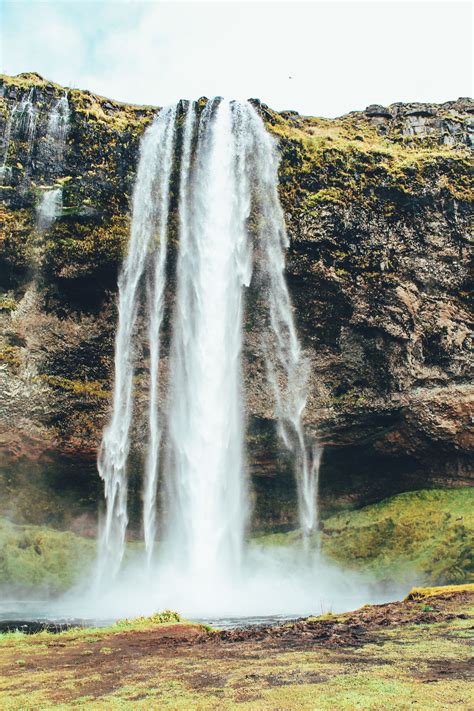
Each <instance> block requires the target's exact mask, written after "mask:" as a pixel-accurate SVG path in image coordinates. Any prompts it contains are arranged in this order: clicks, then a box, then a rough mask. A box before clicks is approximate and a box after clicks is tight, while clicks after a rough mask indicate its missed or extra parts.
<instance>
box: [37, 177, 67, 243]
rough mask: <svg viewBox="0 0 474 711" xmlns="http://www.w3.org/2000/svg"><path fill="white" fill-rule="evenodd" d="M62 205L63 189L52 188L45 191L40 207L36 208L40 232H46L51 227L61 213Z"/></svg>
mask: <svg viewBox="0 0 474 711" xmlns="http://www.w3.org/2000/svg"><path fill="white" fill-rule="evenodd" d="M62 205H63V191H62V188H52V189H49V190H44V191H43V193H42V195H41V199H40V201H39V204H38V207H37V208H36V226H37V229H38V232H45V231H46V230H48V229H49V228H50V227H51V225H52V224H53V222H54V221H55V219H56V218H57V216H58V215H59V213H60V212H61V208H62Z"/></svg>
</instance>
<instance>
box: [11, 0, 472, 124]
mask: <svg viewBox="0 0 474 711" xmlns="http://www.w3.org/2000/svg"><path fill="white" fill-rule="evenodd" d="M0 6H1V9H2V17H1V21H2V22H1V28H2V29H1V40H2V42H1V55H0V66H1V70H2V72H4V73H7V74H17V73H19V72H24V71H36V72H39V73H40V74H41V75H43V76H44V77H46V78H48V79H52V80H54V81H56V82H59V83H60V84H64V85H67V86H75V87H79V88H84V89H90V90H91V91H94V92H97V93H99V94H102V95H105V96H109V97H112V98H114V99H119V100H122V101H127V102H134V103H146V104H154V105H164V104H166V103H171V102H173V101H175V100H177V99H179V98H197V97H199V96H203V95H204V96H214V95H224V96H228V97H236V98H248V97H258V98H260V99H262V101H265V102H266V103H267V104H269V105H271V106H272V107H274V108H275V109H296V110H297V111H300V112H301V113H305V114H311V115H317V116H338V115H341V114H343V113H346V112H348V111H351V110H354V109H362V108H364V107H365V106H367V105H368V104H370V103H380V104H388V103H391V102H394V101H436V102H440V101H447V100H448V99H455V98H457V97H458V96H468V95H471V94H472V9H471V6H470V4H469V3H456V2H419V3H417V2H402V1H399V2H383V0H377V2H365V3H362V2H338V1H336V0H332V2H327V3H323V2H306V3H297V2H291V3H290V2H288V3H286V2H282V3H280V2H277V3H276V2H262V3H258V2H239V3H231V2H225V0H221V1H220V2H214V3H202V2H191V3H184V2H179V1H178V0H175V1H174V2H161V0H148V1H143V0H142V1H139V0H100V1H99V0H92V1H90V0H0Z"/></svg>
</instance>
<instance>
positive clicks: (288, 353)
mask: <svg viewBox="0 0 474 711" xmlns="http://www.w3.org/2000/svg"><path fill="white" fill-rule="evenodd" d="M250 122H251V134H252V135H253V137H254V138H253V146H252V151H251V155H252V160H253V167H254V175H255V182H256V203H257V205H256V209H257V213H258V214H259V220H258V228H257V229H258V243H259V244H260V245H261V249H263V250H264V258H263V259H262V261H261V266H260V268H261V271H262V274H263V276H264V278H265V280H266V283H267V290H268V311H269V321H270V325H271V331H272V336H273V337H272V338H268V334H267V333H264V342H263V346H264V351H265V354H266V363H267V371H268V377H269V381H270V383H271V385H272V388H273V393H274V397H275V404H276V411H277V416H278V421H279V428H278V431H279V434H280V437H281V439H282V441H283V443H284V444H285V446H286V447H287V449H289V450H290V451H292V452H293V453H294V457H295V471H296V479H297V484H298V512H299V522H300V527H301V529H302V531H303V533H304V534H305V535H306V534H308V533H310V532H311V531H313V530H316V529H317V523H318V522H317V509H316V499H317V491H316V484H317V477H318V472H319V461H320V451H319V449H318V448H317V447H315V448H312V449H309V447H308V444H307V443H306V441H305V436H304V429H303V420H302V416H303V411H304V408H305V405H306V397H307V375H308V367H309V366H308V363H307V362H306V360H305V358H304V355H303V352H302V349H301V345H300V343H299V340H298V335H297V332H296V326H295V322H294V318H293V309H292V304H291V299H290V295H289V292H288V287H287V284H286V280H285V250H286V249H287V247H288V246H289V240H288V236H287V233H286V228H285V220H284V215H283V210H282V208H281V205H280V201H279V197H278V155H277V152H276V146H275V142H274V140H273V138H272V137H271V136H270V135H269V134H268V133H267V132H266V130H265V128H264V125H263V123H262V121H261V120H260V118H259V117H258V115H257V114H256V112H252V113H251V114H250Z"/></svg>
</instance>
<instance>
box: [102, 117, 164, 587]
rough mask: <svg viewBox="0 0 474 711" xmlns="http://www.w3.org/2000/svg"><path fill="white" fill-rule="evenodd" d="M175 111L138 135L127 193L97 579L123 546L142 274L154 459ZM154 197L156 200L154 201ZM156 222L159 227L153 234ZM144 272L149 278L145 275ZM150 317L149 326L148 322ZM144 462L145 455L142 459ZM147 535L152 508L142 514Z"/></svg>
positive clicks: (150, 486)
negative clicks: (129, 203)
mask: <svg viewBox="0 0 474 711" xmlns="http://www.w3.org/2000/svg"><path fill="white" fill-rule="evenodd" d="M175 114H176V109H175V108H170V109H163V110H162V111H161V112H160V114H159V116H158V117H157V118H156V119H155V120H154V122H153V123H152V125H151V126H150V127H149V128H148V129H147V131H146V132H145V135H144V138H143V140H142V143H141V148H140V159H139V165H138V173H137V178H136V182H135V188H134V194H133V210H132V227H131V235H130V243H129V248H128V254H127V257H126V259H125V263H124V265H123V269H122V272H121V274H120V278H119V303H118V329H117V334H116V341H115V382H114V392H113V410H112V418H111V421H110V423H109V425H108V426H107V427H106V429H105V431H104V434H103V438H102V445H101V448H100V452H99V460H98V469H99V474H100V476H101V477H102V479H103V480H104V486H105V499H106V514H105V521H104V524H103V530H102V533H101V538H100V543H99V559H98V574H99V582H100V581H101V580H103V579H104V578H105V577H106V576H107V575H108V574H110V575H111V576H113V575H115V574H116V572H117V571H118V569H119V567H120V564H121V561H122V558H123V554H124V544H125V533H126V528H127V523H128V517H127V469H126V467H127V458H128V454H129V451H130V426H131V420H132V409H133V372H134V339H133V336H134V331H135V325H136V321H137V315H138V309H139V302H140V285H141V283H142V280H143V277H144V275H145V272H147V276H148V285H149V308H150V313H151V314H152V316H151V317H150V329H151V330H150V342H151V343H153V348H152V356H151V359H150V361H151V363H153V367H154V368H155V372H154V373H153V374H152V378H151V393H150V406H151V411H150V426H151V427H150V430H151V431H150V451H151V454H150V455H149V457H150V458H151V457H156V456H157V452H158V447H159V433H158V422H157V419H155V414H152V413H153V412H154V410H155V408H156V397H157V395H156V390H157V386H158V373H157V365H158V363H157V360H158V357H159V341H158V338H159V325H160V324H159V317H158V315H157V314H156V313H154V310H155V309H158V310H159V311H160V313H161V298H162V289H163V286H162V281H163V274H162V273H161V270H162V269H164V254H165V250H166V229H164V230H163V227H164V225H165V220H166V217H165V213H164V212H163V210H165V211H166V210H167V201H168V189H169V188H168V186H169V180H168V175H169V174H168V172H167V171H168V170H169V163H170V160H171V158H170V156H171V154H172V150H173V141H174V123H175ZM156 194H158V195H159V196H160V199H159V200H158V201H157V200H156ZM160 227H161V229H162V232H161V233H160ZM150 270H151V276H150ZM152 320H153V326H152ZM149 461H150V459H149ZM150 466H151V465H150V464H148V465H147V472H148V476H147V484H146V485H145V488H146V490H147V492H148V496H149V497H150V500H152V499H151V497H152V496H154V486H155V484H154V481H153V480H152V478H153V477H154V476H155V474H154V473H153V472H152V473H150ZM147 520H148V524H149V526H150V529H149V533H150V534H151V531H152V527H153V526H154V513H150V514H147Z"/></svg>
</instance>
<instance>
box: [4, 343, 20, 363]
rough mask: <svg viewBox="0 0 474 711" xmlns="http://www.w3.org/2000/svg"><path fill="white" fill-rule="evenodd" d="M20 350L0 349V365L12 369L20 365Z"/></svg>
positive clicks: (13, 348)
mask: <svg viewBox="0 0 474 711" xmlns="http://www.w3.org/2000/svg"><path fill="white" fill-rule="evenodd" d="M19 353H20V350H19V348H16V347H15V346H4V347H3V348H1V349H0V363H4V364H5V365H8V366H10V367H12V368H14V369H17V368H19V367H20V365H21V358H20V355H19Z"/></svg>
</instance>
